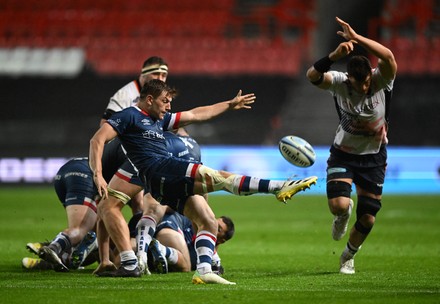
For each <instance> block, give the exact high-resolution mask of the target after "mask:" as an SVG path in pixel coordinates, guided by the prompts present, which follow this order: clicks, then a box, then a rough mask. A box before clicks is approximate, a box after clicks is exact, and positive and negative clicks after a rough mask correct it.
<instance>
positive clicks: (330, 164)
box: [327, 146, 387, 195]
mask: <svg viewBox="0 0 440 304" xmlns="http://www.w3.org/2000/svg"><path fill="white" fill-rule="evenodd" d="M386 167H387V149H386V146H382V148H381V149H380V151H379V153H377V154H366V155H353V154H349V153H346V152H343V151H341V150H338V149H336V148H335V147H334V146H332V147H331V149H330V157H329V158H328V160H327V181H330V180H332V179H336V178H350V179H352V180H353V183H355V184H356V185H357V186H359V187H361V188H362V189H364V190H365V191H368V192H370V193H373V194H376V195H381V194H382V191H383V184H384V181H385V171H386Z"/></svg>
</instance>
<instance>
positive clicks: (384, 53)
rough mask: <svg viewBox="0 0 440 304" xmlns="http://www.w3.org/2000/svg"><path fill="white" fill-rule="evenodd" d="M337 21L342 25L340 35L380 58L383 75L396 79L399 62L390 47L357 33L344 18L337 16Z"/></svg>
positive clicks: (380, 68)
mask: <svg viewBox="0 0 440 304" xmlns="http://www.w3.org/2000/svg"><path fill="white" fill-rule="evenodd" d="M336 21H337V22H338V23H339V25H340V26H341V27H342V30H343V31H338V32H337V34H338V35H339V36H342V37H344V38H345V39H346V40H348V41H353V42H355V43H356V44H358V45H360V46H361V47H363V48H364V49H365V50H366V51H367V52H369V53H370V54H372V55H374V56H375V57H377V58H378V59H379V61H378V65H379V70H380V73H381V74H382V76H383V77H384V78H386V79H389V80H391V79H394V77H395V76H396V72H397V63H396V60H395V58H394V55H393V53H392V52H391V50H390V49H388V48H387V47H385V46H384V45H382V44H380V43H379V42H377V41H374V40H372V39H369V38H367V37H364V36H362V35H359V34H357V33H356V32H355V31H354V30H353V29H352V28H351V26H350V25H349V24H348V23H347V22H345V21H344V20H342V19H340V18H338V17H336Z"/></svg>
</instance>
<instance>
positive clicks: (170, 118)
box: [163, 112, 181, 131]
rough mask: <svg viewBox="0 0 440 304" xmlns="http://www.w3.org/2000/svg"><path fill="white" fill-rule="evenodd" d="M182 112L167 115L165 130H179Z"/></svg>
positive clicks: (164, 121) (164, 122)
mask: <svg viewBox="0 0 440 304" xmlns="http://www.w3.org/2000/svg"><path fill="white" fill-rule="evenodd" d="M180 115H181V112H177V113H166V114H165V116H164V118H163V130H164V131H172V130H177V129H178V128H179V122H180Z"/></svg>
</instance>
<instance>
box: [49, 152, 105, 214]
mask: <svg viewBox="0 0 440 304" xmlns="http://www.w3.org/2000/svg"><path fill="white" fill-rule="evenodd" d="M92 176H93V173H92V171H91V170H90V167H89V163H88V160H87V159H72V160H70V161H68V162H67V163H66V164H64V165H63V166H62V167H61V168H60V169H59V170H58V172H57V174H56V175H55V179H54V187H55V192H56V194H57V196H58V199H59V200H60V202H61V203H62V204H63V206H64V207H67V206H70V205H85V206H88V207H89V208H91V209H92V210H93V211H94V212H96V201H95V197H96V196H97V195H98V191H97V190H96V187H95V183H94V182H93V177H92Z"/></svg>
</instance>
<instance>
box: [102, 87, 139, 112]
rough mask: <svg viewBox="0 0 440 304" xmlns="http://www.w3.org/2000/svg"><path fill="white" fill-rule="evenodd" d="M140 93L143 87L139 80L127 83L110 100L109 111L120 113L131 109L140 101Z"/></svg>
mask: <svg viewBox="0 0 440 304" xmlns="http://www.w3.org/2000/svg"><path fill="white" fill-rule="evenodd" d="M140 92H141V87H140V84H139V81H138V80H133V81H132V82H130V83H127V84H126V85H125V86H123V87H122V88H120V89H119V90H118V91H117V92H116V93H115V95H113V96H112V97H111V98H110V101H109V103H108V105H107V109H109V110H112V111H115V112H119V111H121V110H123V109H126V108H128V107H131V106H132V105H134V104H135V103H137V102H138V101H139V96H140Z"/></svg>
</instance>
